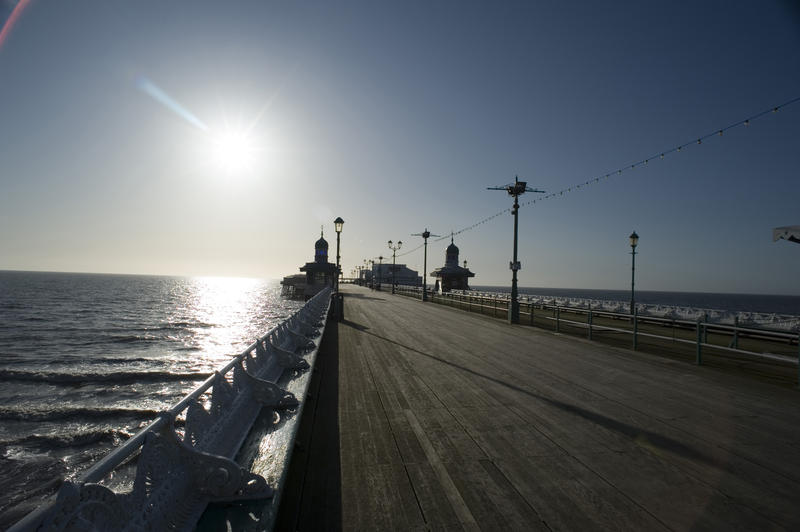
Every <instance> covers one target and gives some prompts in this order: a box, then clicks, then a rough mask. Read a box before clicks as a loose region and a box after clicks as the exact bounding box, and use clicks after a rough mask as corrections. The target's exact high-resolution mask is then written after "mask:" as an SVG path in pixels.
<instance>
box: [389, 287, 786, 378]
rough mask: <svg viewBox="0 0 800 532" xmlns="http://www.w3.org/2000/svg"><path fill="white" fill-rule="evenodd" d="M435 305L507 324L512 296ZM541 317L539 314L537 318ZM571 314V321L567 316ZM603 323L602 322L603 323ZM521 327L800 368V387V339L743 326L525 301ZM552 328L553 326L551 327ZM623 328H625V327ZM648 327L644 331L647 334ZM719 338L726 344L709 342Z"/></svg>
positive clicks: (404, 290) (446, 297)
mask: <svg viewBox="0 0 800 532" xmlns="http://www.w3.org/2000/svg"><path fill="white" fill-rule="evenodd" d="M397 293H398V294H400V295H403V296H408V297H414V298H417V299H421V298H422V289H421V288H417V287H400V288H399V289H398V290H397ZM429 298H430V300H431V301H432V302H434V303H438V304H442V305H446V306H449V307H455V308H459V309H462V310H466V311H468V312H477V313H480V314H483V315H487V316H491V317H494V318H500V319H507V317H508V302H509V299H508V297H507V296H503V295H500V294H493V295H485V294H482V295H473V294H464V293H452V292H448V293H444V294H433V293H429ZM537 311H538V312H537ZM563 314H567V315H568V317H565V316H563ZM597 320H601V322H600V323H597ZM520 324H522V325H529V326H538V327H547V325H549V326H550V327H552V329H553V330H554V332H557V333H561V332H564V327H572V328H573V329H583V330H585V334H586V336H587V338H588V339H589V340H595V339H596V338H595V336H596V334H597V333H615V334H629V335H631V343H630V345H631V347H632V348H633V349H634V350H636V349H639V348H640V340H641V339H651V340H656V341H666V342H672V343H676V344H683V345H693V346H694V348H695V349H694V352H695V363H696V364H698V365H700V364H703V355H704V354H705V353H707V352H708V351H710V350H713V352H715V353H716V354H725V353H730V354H736V355H742V356H745V357H749V358H753V359H757V360H760V361H764V362H769V363H775V364H780V365H786V366H797V367H798V372H797V383H798V386H800V333H790V332H785V331H775V330H770V329H764V328H755V327H743V326H740V325H739V324H738V321H737V322H735V323H734V324H733V325H728V324H722V323H711V322H708V321H706V319H697V320H695V321H692V320H681V319H673V318H661V317H656V316H642V315H639V314H638V311H635V313H634V314H633V315H632V314H628V313H621V312H613V311H607V310H594V309H592V308H591V306H590V307H588V308H583V307H572V306H567V305H558V304H546V303H535V302H533V301H527V302H526V301H520ZM546 324H547V325H546ZM623 324H624V325H625V326H623ZM643 327H644V330H643ZM657 328H668V329H669V330H670V331H671V334H670V335H664V334H658V333H657V332H655V330H656V329H657ZM709 335H714V336H715V337H717V339H718V340H720V341H722V340H724V341H723V342H722V343H720V342H717V343H715V342H711V341H709V339H708V338H709ZM742 341H745V342H747V343H749V344H751V345H752V346H753V348H751V349H745V348H743V346H742V345H741V343H742ZM758 345H762V346H765V347H770V346H772V347H773V348H774V349H773V350H775V349H778V350H782V351H788V349H785V348H784V347H791V346H797V347H796V349H794V353H793V354H789V353H788V352H785V353H773V352H770V351H764V350H762V351H757V350H755V347H756V346H758Z"/></svg>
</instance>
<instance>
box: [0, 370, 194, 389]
mask: <svg viewBox="0 0 800 532" xmlns="http://www.w3.org/2000/svg"><path fill="white" fill-rule="evenodd" d="M208 376H209V374H208V373H199V372H184V373H178V372H169V371H118V372H114V373H47V372H37V371H19V370H11V369H5V370H0V381H26V382H42V383H47V384H68V385H74V384H91V383H95V382H102V383H116V384H130V383H134V382H174V381H201V380H205V379H206V378H208Z"/></svg>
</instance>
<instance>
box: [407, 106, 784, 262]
mask: <svg viewBox="0 0 800 532" xmlns="http://www.w3.org/2000/svg"><path fill="white" fill-rule="evenodd" d="M797 102H800V96H798V97H796V98H792V99H791V100H788V101H786V102H784V103H782V104H780V105H776V106H774V107H770V108H769V109H766V110H764V111H761V112H760V113H756V114H754V115H752V116H749V117H747V118H744V119H742V120H739V121H738V122H734V123H732V124H730V125H728V126H725V127H722V128H719V129H716V130H714V131H712V132H711V133H707V134H705V135H701V136H698V137H695V138H694V139H693V140H690V141H688V142H684V143H683V144H679V145H677V146H673V147H672V148H670V149H667V150H663V151H660V152H657V153H655V154H654V155H651V156H650V157H645V158H643V159H640V160H639V161H637V162H634V163H631V164H628V165H625V166H622V167H620V168H618V169H616V170H614V171H611V172H608V173H605V174H602V175H598V176H596V177H593V178H591V179H587V180H586V181H584V182H582V183H577V184H575V185H572V186H569V187H567V188H564V189H562V190H559V191H557V192H552V193H550V194H547V195H545V196H538V197H536V198H535V199H532V200H528V201H526V202H524V203H520V204H519V205H520V207H523V206H526V205H535V204H536V203H540V202H542V201H545V200H548V199H552V198H555V197H560V196H563V195H564V194H568V193H570V192H576V191H578V190H581V189H583V188H585V187H588V186H590V185H594V184H597V183H601V182H603V181H605V180H608V179H609V178H610V177H614V176H619V175H622V173H623V172H629V171H631V170H635V169H636V168H637V167H640V166H645V165H648V164H649V163H651V162H653V161H658V160H662V159H664V158H665V157H667V156H669V155H673V154H677V153H680V152H681V151H683V150H685V149H686V148H689V147H690V146H697V145H702V144H703V141H705V140H707V139H709V138H712V137H721V136H723V134H724V133H725V132H726V131H728V130H731V129H733V128H737V127H748V126H749V125H750V123H751V122H753V121H755V120H758V119H759V118H763V117H764V116H767V115H770V114H774V113H777V112H778V110H780V109H782V108H784V107H787V106H789V105H792V104H794V103H797ZM507 212H511V208H507V209H503V210H502V211H500V212H497V213H495V214H493V215H491V216H488V217H486V218H483V219H482V220H479V221H477V222H475V223H473V224H471V225H468V226H467V227H464V228H462V229H459V230H458V231H453V232H452V233H448V234H447V235H445V236H442V237H440V238H437V239H435V240H433V242H440V241H442V240H445V239H448V238H451V237H452V236H455V235H459V234H461V233H464V232H466V231H471V230H472V229H475V228H476V227H478V226H479V225H483V224H485V223H488V222H490V221H492V220H494V219H495V218H497V217H498V216H502V215H503V214H505V213H507ZM422 246H423V244H420V245H419V246H417V247H415V248H414V249H411V250H409V251H407V252H405V253H403V254H402V255H400V254H398V255H397V256H398V257H402V256H404V255H409V254H411V253H413V252H415V251H417V250H418V249H421V248H422Z"/></svg>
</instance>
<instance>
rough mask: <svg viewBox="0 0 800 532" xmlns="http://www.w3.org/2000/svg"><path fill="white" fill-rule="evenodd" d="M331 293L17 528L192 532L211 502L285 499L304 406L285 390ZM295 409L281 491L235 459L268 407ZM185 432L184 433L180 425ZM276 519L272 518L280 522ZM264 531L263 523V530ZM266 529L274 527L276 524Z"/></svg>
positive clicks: (281, 450) (278, 455) (283, 455)
mask: <svg viewBox="0 0 800 532" xmlns="http://www.w3.org/2000/svg"><path fill="white" fill-rule="evenodd" d="M330 300H331V289H330V288H327V289H325V290H323V291H322V292H320V293H318V294H317V295H315V296H314V297H313V298H312V299H310V300H309V301H308V302H307V303H306V304H305V306H304V307H303V308H302V309H300V310H298V311H297V312H296V313H295V314H293V315H292V316H291V317H289V318H288V319H287V320H286V321H284V322H283V323H281V324H280V325H278V326H277V327H275V328H273V329H272V330H270V331H269V332H268V333H266V334H265V335H264V336H262V337H261V338H259V339H258V340H256V341H255V342H254V343H253V344H251V345H250V346H249V347H247V349H245V350H244V351H243V352H242V353H240V354H239V355H237V356H236V357H234V358H233V359H232V360H231V361H230V362H228V363H227V364H226V365H225V366H224V367H222V368H221V369H219V370H218V371H216V372H214V374H213V375H212V376H210V377H209V378H208V379H206V381H205V382H203V383H202V384H201V385H200V386H198V387H197V388H196V389H195V390H194V391H192V392H191V393H190V394H188V395H187V396H186V397H184V398H183V399H182V400H181V401H180V402H178V403H177V404H176V405H175V406H173V407H172V408H170V409H169V410H167V411H166V412H163V413H162V414H161V415H159V417H158V418H157V419H156V420H155V421H153V422H152V423H150V424H149V425H148V426H147V427H145V428H144V429H142V430H141V431H139V432H138V433H137V434H136V435H134V436H133V437H131V438H130V439H129V440H128V441H126V442H125V443H124V444H123V445H121V446H120V447H118V448H117V449H115V450H114V451H112V452H111V453H110V454H108V455H107V456H106V457H105V458H103V459H101V460H100V461H99V462H98V463H96V464H95V465H94V466H92V467H91V468H90V469H88V470H86V471H85V472H83V473H82V474H81V475H80V476H79V477H78V478H77V479H75V480H65V481H64V483H63V484H62V486H61V489H60V490H59V492H58V494H57V497H56V500H55V501H54V502H53V503H50V504H46V505H43V506H42V507H40V508H38V509H37V510H35V511H33V512H32V513H30V514H28V515H27V516H26V517H25V518H23V519H22V520H21V521H20V522H18V523H17V524H16V525H14V526H13V527H12V528H11V529H10V530H11V531H23V530H24V531H27V530H65V529H69V530H73V529H75V530H84V529H92V530H114V529H117V530H123V529H124V530H191V529H193V528H194V527H195V525H196V523H197V520H198V519H199V518H200V516H201V515H202V513H203V511H204V510H205V508H206V506H207V505H208V503H209V502H218V501H234V500H252V499H267V498H270V497H274V496H276V495H278V494H279V493H280V489H281V488H282V485H283V481H284V479H285V472H286V470H287V469H288V463H289V460H290V459H291V449H292V447H293V444H292V442H293V440H294V436H295V433H296V431H297V423H296V420H297V418H299V417H300V414H301V413H302V404H303V401H301V400H302V399H303V398H304V397H305V393H306V391H307V389H308V379H306V380H305V383H304V385H303V386H302V388H301V389H300V390H299V391H300V392H301V394H302V397H301V400H298V398H297V397H296V396H295V395H293V394H292V393H290V392H288V391H286V390H284V389H282V388H280V387H279V386H278V382H279V381H280V382H281V383H283V382H285V381H286V382H291V380H292V379H294V378H295V377H298V376H300V375H301V374H302V373H304V372H306V371H307V370H308V369H309V368H310V367H311V365H313V363H314V360H315V358H316V355H317V352H318V350H319V346H320V342H321V340H322V335H323V333H324V330H325V325H326V322H327V317H328V310H329V308H330ZM265 407H266V408H269V409H272V410H273V411H280V410H285V409H288V408H294V409H296V415H295V416H294V419H293V421H294V422H293V423H289V422H287V423H285V424H284V425H283V426H282V427H281V428H280V429H279V430H288V431H291V434H290V435H289V437H288V438H286V439H284V441H288V442H289V443H288V444H287V445H282V446H277V447H276V448H273V449H272V453H273V454H274V456H272V457H271V458H272V459H274V460H275V461H277V462H280V463H281V465H280V466H279V467H278V468H277V470H279V471H281V474H280V475H278V478H277V481H276V482H275V483H274V485H272V486H270V485H268V483H267V481H266V480H265V479H264V478H263V477H262V476H260V475H257V474H254V473H251V472H250V471H249V470H247V469H245V468H242V467H241V466H239V464H237V463H236V462H234V461H233V458H234V457H235V456H236V453H237V452H238V451H239V448H240V447H241V446H242V443H243V442H244V440H245V438H246V437H247V435H248V433H249V432H250V430H251V428H252V426H253V424H254V422H255V420H256V418H257V417H258V415H259V413H260V412H261V410H262V408H265ZM181 421H182V422H183V431H182V433H179V432H177V431H176V428H175V426H176V422H181ZM132 460H135V461H136V472H135V476H134V478H133V482H132V489H129V490H126V491H121V492H116V491H114V490H112V489H110V488H109V487H107V486H106V485H101V484H99V483H100V482H103V481H106V482H107V483H108V484H109V485H112V484H113V481H109V474H110V473H112V472H113V471H114V470H115V468H117V467H118V466H120V465H121V464H127V463H128V462H130V461H132ZM273 519H274V516H273ZM262 524H263V523H262ZM267 525H268V526H266V528H271V523H269V524H267Z"/></svg>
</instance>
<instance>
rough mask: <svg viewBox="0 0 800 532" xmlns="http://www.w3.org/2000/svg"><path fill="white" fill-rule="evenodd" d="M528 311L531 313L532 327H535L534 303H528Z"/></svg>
mask: <svg viewBox="0 0 800 532" xmlns="http://www.w3.org/2000/svg"><path fill="white" fill-rule="evenodd" d="M528 310H529V311H530V313H531V327H533V301H530V300H529V301H528Z"/></svg>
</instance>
